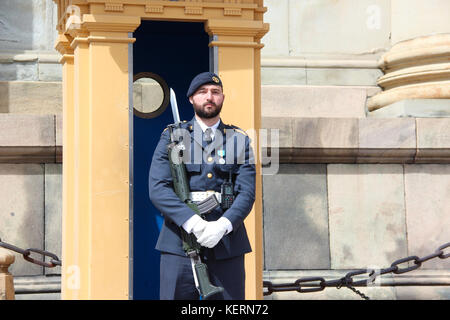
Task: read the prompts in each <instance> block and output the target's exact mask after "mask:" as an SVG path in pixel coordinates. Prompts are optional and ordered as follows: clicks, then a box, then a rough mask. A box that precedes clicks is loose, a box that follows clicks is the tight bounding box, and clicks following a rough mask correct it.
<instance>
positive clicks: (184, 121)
mask: <svg viewBox="0 0 450 320" xmlns="http://www.w3.org/2000/svg"><path fill="white" fill-rule="evenodd" d="M181 123H182V124H185V123H187V120H183V121H181ZM170 125H172V123H171V124H168V125H167V127H165V128H164V130H163V132H164V131H166V130H167V129H169V126H170Z"/></svg>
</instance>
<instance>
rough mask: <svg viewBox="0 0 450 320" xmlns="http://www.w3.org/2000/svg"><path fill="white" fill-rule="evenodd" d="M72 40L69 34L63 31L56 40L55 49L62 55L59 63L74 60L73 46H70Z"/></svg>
mask: <svg viewBox="0 0 450 320" xmlns="http://www.w3.org/2000/svg"><path fill="white" fill-rule="evenodd" d="M71 42H72V40H71V39H69V36H68V35H66V34H63V33H60V34H59V35H58V39H57V40H56V45H55V49H56V50H57V51H58V52H59V53H60V54H61V55H62V56H61V59H60V60H59V63H61V64H64V63H65V62H73V48H72V47H71V46H70V43H71Z"/></svg>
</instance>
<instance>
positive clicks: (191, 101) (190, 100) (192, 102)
mask: <svg viewBox="0 0 450 320" xmlns="http://www.w3.org/2000/svg"><path fill="white" fill-rule="evenodd" d="M189 102H190V103H191V104H194V101H193V100H192V96H190V97H189Z"/></svg>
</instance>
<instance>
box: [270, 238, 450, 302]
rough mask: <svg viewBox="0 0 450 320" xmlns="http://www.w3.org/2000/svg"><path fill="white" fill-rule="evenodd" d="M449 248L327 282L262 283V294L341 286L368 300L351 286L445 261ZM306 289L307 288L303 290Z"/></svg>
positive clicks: (441, 247) (444, 247)
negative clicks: (411, 262) (364, 276)
mask: <svg viewBox="0 0 450 320" xmlns="http://www.w3.org/2000/svg"><path fill="white" fill-rule="evenodd" d="M449 247H450V242H448V243H446V244H444V245H442V246H440V247H439V248H438V249H437V250H436V251H435V252H434V253H432V254H429V255H427V256H425V257H423V258H419V257H417V256H409V257H406V258H403V259H398V260H396V261H394V262H393V263H392V264H391V266H390V267H388V268H385V269H381V270H374V269H358V270H355V271H351V272H349V273H347V274H346V275H345V276H344V277H342V278H339V279H336V280H328V281H326V280H325V279H324V278H322V277H304V278H300V279H297V280H296V281H295V282H294V283H279V284H274V283H272V282H271V281H263V287H264V288H266V289H267V291H264V292H263V294H264V295H265V296H268V295H270V294H272V293H273V292H285V291H297V292H318V291H322V290H324V289H325V288H326V287H336V288H337V289H340V288H341V287H342V286H345V287H347V288H349V289H350V290H352V291H353V292H355V293H356V294H358V295H359V296H360V297H361V298H363V299H366V300H368V299H369V297H367V296H366V295H364V294H363V293H362V292H360V291H358V290H356V289H355V288H353V286H367V285H370V284H371V283H373V282H374V281H375V279H376V277H378V276H381V275H384V274H387V273H394V274H402V273H406V272H410V271H413V270H416V269H418V268H420V266H421V265H422V263H424V262H425V261H428V260H431V259H434V258H439V259H447V258H448V257H450V253H447V254H444V249H446V248H449ZM409 261H413V262H414V265H412V266H410V267H403V268H400V267H399V265H400V264H402V263H406V262H409ZM363 274H367V278H366V279H363V280H358V281H355V280H354V279H353V277H354V276H357V275H363ZM305 287H308V288H305Z"/></svg>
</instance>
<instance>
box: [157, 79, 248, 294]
mask: <svg viewBox="0 0 450 320" xmlns="http://www.w3.org/2000/svg"><path fill="white" fill-rule="evenodd" d="M187 97H188V99H189V101H190V103H191V104H192V105H193V108H194V113H195V115H194V117H193V119H192V120H191V121H188V122H184V123H182V125H181V126H182V128H183V129H185V130H186V131H187V132H188V134H189V135H190V138H191V139H187V140H190V141H188V142H187V144H188V145H187V147H188V150H187V151H186V152H187V154H194V153H195V152H194V151H195V150H201V151H202V155H203V156H202V157H201V159H198V157H195V155H194V157H193V158H194V160H195V161H192V159H191V161H185V165H186V171H187V175H188V178H189V187H190V190H191V193H192V197H193V200H194V201H196V200H197V201H201V200H203V199H204V198H205V197H206V195H210V194H211V193H212V194H215V195H217V196H218V198H220V192H221V190H222V189H223V186H224V185H226V183H227V182H228V183H229V182H231V183H232V186H233V190H234V197H233V201H232V202H230V203H228V204H227V203H225V204H224V201H226V199H221V202H222V205H221V206H218V207H216V208H215V209H213V210H212V211H210V212H209V213H208V214H206V215H205V216H204V218H202V217H200V216H199V215H197V214H195V212H194V211H193V210H191V209H190V208H189V207H188V206H187V205H186V204H185V203H183V202H182V201H181V200H180V199H179V198H178V197H177V195H176V194H175V192H174V189H173V179H172V176H171V171H170V166H169V160H168V153H167V145H168V143H169V139H170V138H169V133H168V131H169V130H165V131H164V132H163V133H162V135H161V139H160V141H159V143H158V145H157V147H156V149H155V152H154V155H153V159H152V164H151V167H150V173H149V194H150V200H151V201H152V202H153V204H154V205H155V207H156V208H157V209H158V210H159V211H160V212H161V214H162V215H163V216H164V224H163V226H162V229H161V232H160V235H159V238H158V241H157V244H156V249H157V250H159V251H160V252H161V261H160V262H161V265H160V270H161V271H160V299H164V300H167V299H169V300H172V299H183V300H192V299H198V298H199V294H198V292H197V290H196V288H195V284H194V276H193V272H192V269H191V262H190V260H189V258H188V257H187V256H186V253H185V252H184V251H183V248H182V240H181V235H180V231H181V228H183V229H184V230H185V231H186V232H187V233H193V234H194V235H195V237H196V238H197V242H198V243H199V244H200V245H201V246H202V250H201V253H200V255H201V258H202V261H203V262H204V263H206V265H207V267H208V271H209V276H210V281H211V283H212V284H213V285H215V286H220V287H223V288H224V291H223V293H220V294H217V295H216V296H215V298H216V299H233V300H242V299H244V298H245V270H244V255H245V254H246V253H248V252H251V247H250V243H249V240H248V237H247V232H246V230H245V226H244V219H245V218H246V217H247V215H248V214H249V213H250V211H251V209H252V206H253V203H254V199H255V166H254V162H253V155H252V150H251V147H250V139H249V137H248V136H247V135H246V134H245V132H244V131H242V130H240V129H239V128H237V127H235V126H232V125H226V124H224V123H223V122H222V120H221V119H220V111H221V109H222V105H223V102H224V98H225V96H224V94H223V87H222V81H221V80H220V78H219V77H218V76H217V75H216V74H214V73H211V72H204V73H200V74H199V75H197V76H196V77H194V79H193V80H192V82H191V84H190V86H189V89H188V92H187ZM199 133H200V134H199ZM202 137H203V138H202ZM239 141H241V143H239ZM230 179H231V181H229V180H230ZM205 191H208V192H205Z"/></svg>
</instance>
